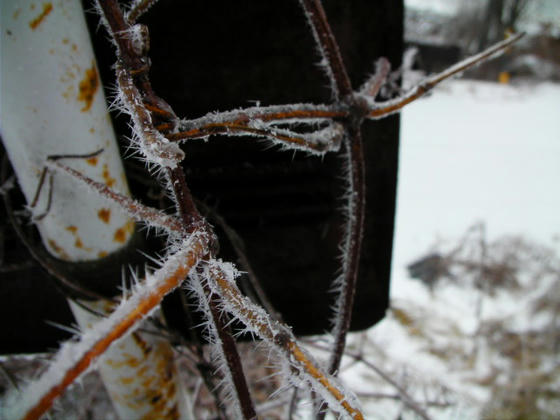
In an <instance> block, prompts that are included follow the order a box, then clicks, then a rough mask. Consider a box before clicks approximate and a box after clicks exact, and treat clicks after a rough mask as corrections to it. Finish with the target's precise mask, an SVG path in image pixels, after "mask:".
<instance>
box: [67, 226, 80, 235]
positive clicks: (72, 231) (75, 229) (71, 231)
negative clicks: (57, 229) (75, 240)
mask: <svg viewBox="0 0 560 420" xmlns="http://www.w3.org/2000/svg"><path fill="white" fill-rule="evenodd" d="M66 230H67V231H68V232H70V233H72V235H75V234H76V232H77V231H78V228H77V227H76V226H73V225H70V226H67V227H66Z"/></svg>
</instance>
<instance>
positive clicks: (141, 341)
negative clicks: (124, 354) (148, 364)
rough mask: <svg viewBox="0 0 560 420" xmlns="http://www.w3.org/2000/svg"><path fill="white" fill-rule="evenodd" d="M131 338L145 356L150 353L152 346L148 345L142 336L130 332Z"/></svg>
mask: <svg viewBox="0 0 560 420" xmlns="http://www.w3.org/2000/svg"><path fill="white" fill-rule="evenodd" d="M132 338H133V339H134V341H135V342H136V345H137V346H138V347H140V350H142V353H144V356H146V357H147V356H148V354H150V353H151V351H152V348H151V347H150V346H149V345H148V343H147V342H146V341H145V340H144V339H143V338H142V337H140V335H139V334H137V333H132Z"/></svg>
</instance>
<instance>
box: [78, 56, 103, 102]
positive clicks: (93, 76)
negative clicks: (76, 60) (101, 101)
mask: <svg viewBox="0 0 560 420" xmlns="http://www.w3.org/2000/svg"><path fill="white" fill-rule="evenodd" d="M98 88H99V78H98V77H97V69H96V68H95V62H93V63H92V64H91V68H89V69H87V70H86V73H85V75H84V78H83V79H82V81H81V82H80V84H79V86H78V89H79V93H78V101H84V102H85V105H84V106H83V107H82V109H81V111H82V112H86V111H89V109H90V108H91V104H92V103H93V98H94V97H95V92H97V89H98Z"/></svg>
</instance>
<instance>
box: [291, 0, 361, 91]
mask: <svg viewBox="0 0 560 420" xmlns="http://www.w3.org/2000/svg"><path fill="white" fill-rule="evenodd" d="M300 4H301V6H302V7H303V10H304V12H305V16H306V17H307V21H308V23H309V25H310V26H311V32H312V33H313V37H314V38H315V43H316V44H317V48H318V49H319V52H320V54H321V57H322V60H321V66H322V67H323V69H324V70H325V73H326V74H327V76H328V78H329V81H330V82H331V91H332V93H333V97H334V98H335V99H336V100H339V99H343V98H344V97H349V96H351V95H352V93H353V90H352V84H351V83H350V78H349V77H348V73H347V71H346V66H345V65H344V62H343V61H342V56H341V55H340V49H339V48H338V43H337V42H336V38H335V37H334V35H333V33H332V30H331V27H330V25H329V22H328V20H327V16H326V14H325V10H324V9H323V5H322V4H321V0H300Z"/></svg>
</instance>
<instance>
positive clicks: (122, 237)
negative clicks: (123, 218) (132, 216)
mask: <svg viewBox="0 0 560 420" xmlns="http://www.w3.org/2000/svg"><path fill="white" fill-rule="evenodd" d="M132 232H134V222H133V221H132V220H130V221H128V222H126V223H125V225H124V226H123V227H121V228H118V229H117V230H116V231H115V235H114V237H113V240H114V241H115V242H119V243H121V244H124V243H125V242H126V239H127V238H128V236H129V235H130V234H132Z"/></svg>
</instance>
